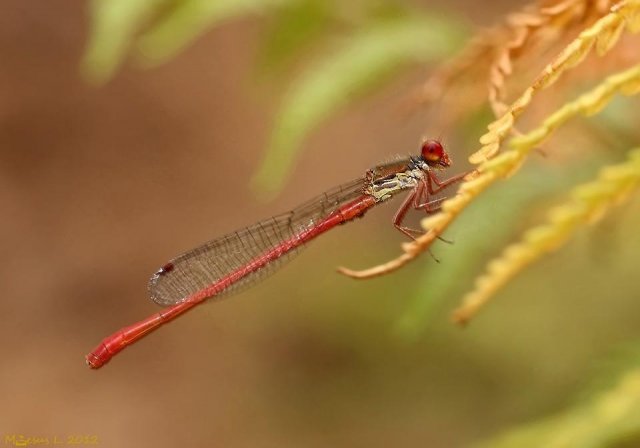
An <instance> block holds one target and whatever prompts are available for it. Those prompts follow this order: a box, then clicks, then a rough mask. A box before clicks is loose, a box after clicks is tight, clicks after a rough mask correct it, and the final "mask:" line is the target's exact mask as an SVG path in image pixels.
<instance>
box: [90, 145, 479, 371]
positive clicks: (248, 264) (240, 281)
mask: <svg viewBox="0 0 640 448" xmlns="http://www.w3.org/2000/svg"><path fill="white" fill-rule="evenodd" d="M450 165H451V161H450V159H449V156H448V154H447V152H446V151H445V149H444V148H443V146H442V145H441V144H440V142H438V141H436V140H426V141H425V142H424V143H423V144H422V146H421V151H420V155H418V156H412V157H408V158H405V159H401V160H397V161H394V162H391V163H387V164H384V165H379V166H376V167H374V168H372V169H370V170H369V171H367V173H366V174H365V176H364V177H362V178H360V179H358V180H355V181H353V182H350V183H347V184H344V185H341V186H339V187H337V188H334V189H333V190H330V191H328V192H326V193H324V194H322V195H320V196H318V197H316V198H315V199H313V200H311V201H309V202H307V203H305V204H303V205H301V206H299V207H298V208H296V209H294V210H292V211H290V212H287V213H284V214H282V215H278V216H275V217H273V218H271V219H268V220H265V221H262V222H259V223H258V224H255V225H253V226H250V227H247V228H245V229H243V230H239V231H237V232H234V233H230V234H228V235H226V236H223V237H221V238H218V239H215V240H212V241H210V242H208V243H205V244H203V245H201V246H199V247H197V248H195V249H193V250H190V251H188V252H186V253H184V254H182V255H180V256H178V257H176V258H174V259H173V260H171V261H169V262H168V263H166V264H165V265H164V266H163V267H162V268H160V269H159V270H158V271H157V272H156V273H155V274H153V276H152V277H151V280H150V281H149V292H150V294H151V298H152V300H153V301H154V302H156V303H157V304H158V305H162V306H166V307H167V308H166V309H165V310H164V311H161V312H159V313H156V314H153V315H152V316H150V317H148V318H147V319H144V320H142V321H140V322H138V323H135V324H133V325H130V326H128V327H125V328H122V329H121V330H119V331H117V332H115V333H114V334H112V335H111V336H109V337H107V338H105V339H104V340H103V341H102V342H101V343H100V345H98V347H96V349H95V350H93V351H92V352H91V353H89V354H88V355H87V356H86V361H87V364H88V365H89V366H90V367H92V368H94V369H97V368H99V367H101V366H102V365H104V364H105V363H106V362H108V361H109V360H110V359H111V358H112V357H113V356H114V355H115V354H116V353H118V352H120V351H121V350H122V349H124V348H125V347H127V346H129V345H131V344H133V343H134V342H136V341H137V340H139V339H140V338H142V337H143V336H145V335H146V334H148V333H149V332H151V331H152V330H155V329H156V328H158V327H160V326H161V325H163V324H165V323H167V322H169V321H171V320H172V319H174V318H176V317H178V316H179V315H181V314H182V313H184V312H185V311H187V310H190V309H192V308H193V307H195V306H196V305H199V304H201V303H204V302H205V301H206V300H207V299H209V298H212V297H215V298H219V297H221V296H223V295H226V294H228V293H231V292H234V291H237V290H238V289H239V288H240V287H241V286H247V285H249V284H254V283H257V281H259V280H260V279H262V278H264V277H265V276H267V275H268V274H270V273H272V272H274V271H275V270H276V268H277V267H278V266H280V265H281V264H282V263H283V261H285V260H286V259H288V258H290V257H291V256H292V255H293V254H295V253H296V252H297V251H298V249H300V248H301V247H302V246H304V245H305V244H306V243H308V242H309V241H311V240H312V239H314V238H315V237H317V236H318V235H320V234H322V233H325V232H326V231H328V230H330V229H333V228H334V227H336V226H337V225H339V224H344V223H346V222H349V221H351V220H353V219H355V218H359V217H361V216H363V215H364V214H365V212H367V211H368V210H369V209H370V208H372V207H373V206H375V205H377V204H380V203H382V202H385V201H387V200H389V199H391V198H392V197H393V196H395V195H397V194H398V193H400V192H402V191H405V190H407V191H410V192H409V194H408V195H407V197H406V199H405V200H404V202H403V203H402V205H401V206H400V208H399V209H398V211H397V212H396V214H395V216H394V220H393V223H394V225H395V227H396V228H397V229H398V230H400V231H401V232H402V233H404V234H405V235H407V236H409V237H411V238H413V233H417V232H419V231H417V230H413V229H410V228H408V227H405V226H404V225H403V220H404V218H405V216H406V214H407V212H408V211H409V210H410V209H411V208H414V209H418V210H424V211H426V212H427V213H433V212H435V211H437V210H438V209H439V207H440V203H441V202H442V200H443V199H442V198H440V199H432V197H433V195H434V194H437V193H438V192H440V191H441V190H443V189H444V188H446V187H447V186H449V185H451V184H453V183H456V182H459V181H461V180H462V179H463V178H464V176H465V175H466V174H467V173H462V174H459V175H457V176H454V177H452V178H450V179H447V180H444V181H440V180H439V179H438V178H437V177H436V175H435V170H436V169H444V168H447V167H448V166H450Z"/></svg>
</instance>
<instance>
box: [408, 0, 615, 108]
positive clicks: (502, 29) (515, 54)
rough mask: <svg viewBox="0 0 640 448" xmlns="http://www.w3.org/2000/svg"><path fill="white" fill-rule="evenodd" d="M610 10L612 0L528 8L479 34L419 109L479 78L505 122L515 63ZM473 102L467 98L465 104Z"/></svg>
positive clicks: (442, 72) (432, 83) (446, 67)
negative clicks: (536, 42) (540, 42)
mask: <svg viewBox="0 0 640 448" xmlns="http://www.w3.org/2000/svg"><path fill="white" fill-rule="evenodd" d="M610 4H611V1H609V0H600V1H585V0H565V1H560V2H551V3H550V2H547V3H545V4H543V3H542V2H537V3H535V4H529V5H526V6H525V7H524V8H522V9H521V10H520V11H517V12H513V13H510V14H508V15H507V16H506V18H505V20H504V21H503V23H501V24H499V25H497V26H494V27H492V28H489V29H487V30H485V31H481V32H480V33H478V34H477V35H476V36H475V37H474V38H473V39H471V41H470V42H469V43H468V44H467V46H466V47H465V48H464V49H463V50H462V51H461V52H460V54H459V55H457V56H456V57H454V58H452V59H451V60H450V61H449V62H448V63H446V64H443V65H442V66H440V68H438V69H437V70H436V71H435V72H434V73H433V74H432V75H431V76H430V77H429V79H428V80H427V81H426V82H425V83H424V84H423V85H422V87H421V88H420V90H419V92H418V93H417V94H416V95H415V97H414V101H415V102H416V103H418V104H426V103H430V102H433V101H435V100H436V99H438V98H440V97H441V96H442V92H443V91H445V90H446V89H447V88H449V87H450V86H451V85H452V84H453V83H454V82H455V81H456V80H458V79H459V78H466V79H467V80H469V81H470V82H472V83H473V84H475V85H477V84H478V77H480V78H482V77H486V78H487V83H488V94H487V97H488V100H489V104H490V106H491V107H492V109H493V111H494V113H495V114H496V116H501V115H502V114H504V113H505V112H506V110H507V108H508V106H507V104H505V103H504V97H505V91H506V81H507V79H508V78H509V77H510V76H511V75H512V73H513V63H514V61H515V60H516V59H517V58H519V57H520V56H521V55H527V56H528V57H530V54H529V53H530V52H528V51H526V50H527V47H530V46H531V45H532V44H533V41H534V40H535V38H539V39H540V40H547V41H552V40H557V39H558V35H559V34H568V33H570V32H571V30H572V29H573V27H575V25H584V24H587V23H589V22H590V21H592V20H593V18H594V17H595V18H597V17H600V16H602V15H603V14H604V13H605V12H606V11H607V9H609V7H610ZM466 90H471V89H466ZM467 98H468V95H467V94H465V103H466V102H467V101H466V99H467Z"/></svg>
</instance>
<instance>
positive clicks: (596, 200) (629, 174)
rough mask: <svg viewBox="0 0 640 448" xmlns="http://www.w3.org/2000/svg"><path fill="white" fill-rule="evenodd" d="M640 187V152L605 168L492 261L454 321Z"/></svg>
mask: <svg viewBox="0 0 640 448" xmlns="http://www.w3.org/2000/svg"><path fill="white" fill-rule="evenodd" d="M639 183H640V148H638V149H635V150H633V151H631V152H630V154H629V159H628V160H627V161H626V162H624V163H621V164H619V165H614V166H610V167H606V168H603V169H602V170H601V172H600V175H599V176H598V179H597V180H595V181H593V182H589V183H587V184H584V185H581V186H579V187H576V188H575V189H574V190H573V192H572V194H571V199H570V200H569V201H568V202H567V203H565V204H564V205H562V206H559V207H557V208H555V209H553V210H552V211H551V212H550V213H549V221H548V223H547V224H545V225H542V226H539V227H535V228H533V229H531V230H529V231H527V232H526V233H525V234H524V236H523V238H522V241H521V242H519V243H516V244H513V245H511V246H509V247H507V248H506V249H505V250H504V252H503V253H502V255H501V256H500V257H499V258H497V259H495V260H493V261H491V262H490V263H489V264H488V266H487V272H486V273H485V274H484V275H483V276H481V277H479V278H478V279H477V281H476V287H475V289H474V290H473V291H472V292H470V293H469V294H467V295H466V296H465V297H464V299H463V303H462V306H461V307H460V308H458V309H457V310H456V311H455V313H454V320H455V321H457V322H459V323H465V322H467V321H468V320H469V319H471V318H472V317H473V316H474V315H475V314H476V313H477V312H478V310H479V309H480V308H481V307H482V306H484V305H485V304H486V303H487V302H488V301H489V299H490V298H491V297H492V296H493V295H494V294H495V292H496V291H497V290H498V289H500V288H501V287H502V286H503V285H504V284H506V283H507V282H508V281H509V280H510V279H511V278H513V277H514V276H515V275H516V274H518V273H519V272H520V271H522V270H523V269H524V268H525V267H526V266H528V265H530V264H531V263H533V262H534V261H536V260H537V259H539V258H540V257H542V256H543V255H544V254H546V253H547V252H550V251H553V250H556V249H557V248H558V247H560V246H561V245H563V244H564V243H565V242H566V241H567V240H568V239H569V238H570V237H571V235H572V234H573V233H575V231H576V230H578V229H579V228H580V227H582V226H583V225H585V224H591V223H593V222H595V221H597V220H598V219H600V218H601V217H602V216H603V215H604V214H605V213H606V211H607V210H608V209H609V207H611V206H613V205H615V204H619V203H620V202H621V201H623V200H625V199H626V198H627V197H628V195H629V194H630V193H631V191H632V190H633V189H635V188H637V187H638V184H639Z"/></svg>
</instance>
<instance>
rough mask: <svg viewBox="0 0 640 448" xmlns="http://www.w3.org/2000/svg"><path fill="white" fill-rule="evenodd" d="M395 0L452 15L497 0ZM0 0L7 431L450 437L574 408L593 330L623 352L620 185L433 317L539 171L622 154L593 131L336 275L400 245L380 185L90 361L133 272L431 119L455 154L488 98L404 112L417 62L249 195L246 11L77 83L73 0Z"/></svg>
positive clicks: (361, 166) (436, 442) (592, 362)
mask: <svg viewBox="0 0 640 448" xmlns="http://www.w3.org/2000/svg"><path fill="white" fill-rule="evenodd" d="M414 5H415V7H418V8H422V9H424V10H426V11H428V10H431V9H432V10H433V11H444V12H443V14H445V13H446V15H447V16H448V17H456V18H457V19H458V20H460V21H461V23H465V24H466V26H467V27H468V28H469V29H473V28H475V27H479V26H481V25H483V24H488V23H492V22H493V21H495V20H496V18H497V17H499V16H500V15H501V14H503V13H504V12H506V11H507V10H508V9H513V8H514V7H515V5H514V3H513V2H491V3H490V4H486V5H483V7H482V8H478V7H477V4H476V3H474V2H469V1H465V0H456V1H453V2H414ZM0 7H1V8H0V10H1V13H0V213H1V218H0V248H1V252H2V260H3V263H2V265H3V269H0V286H1V288H0V290H1V297H2V298H1V299H0V303H1V304H2V306H1V309H2V319H1V322H2V324H1V325H0V336H1V337H2V343H0V356H1V359H2V367H0V397H1V401H2V405H1V406H0V436H1V437H2V439H0V445H1V444H5V445H7V446H9V445H11V442H10V439H7V437H11V435H24V436H25V437H49V438H53V437H58V438H59V439H61V440H63V441H65V442H68V439H67V438H68V437H75V436H89V437H94V438H97V441H98V444H99V446H105V447H128V446H156V447H170V446H225V447H258V446H259V447H286V446H304V447H321V446H328V445H330V446H369V447H378V446H379V447H383V446H390V445H392V444H393V445H395V446H433V447H453V446H467V445H469V444H472V443H475V442H478V441H481V440H484V439H487V438H491V437H493V436H495V435H496V434H499V433H501V432H502V431H504V430H506V429H508V428H510V427H513V426H515V425H519V424H523V423H526V422H529V421H535V420H537V419H540V418H543V417H545V416H547V415H551V414H553V413H556V412H560V411H561V410H563V409H565V408H567V407H569V406H571V405H572V403H574V402H575V400H577V399H578V398H576V397H577V396H578V395H580V391H581V390H585V387H586V389H587V390H588V389H589V387H590V386H589V384H590V383H591V382H592V379H593V378H594V377H596V378H600V376H598V375H599V374H597V373H596V374H592V372H599V371H601V370H602V369H603V367H602V366H603V365H606V366H610V364H611V363H609V362H608V361H606V360H609V359H611V356H612V355H611V353H612V352H616V351H617V350H618V348H619V347H620V346H624V347H626V349H625V350H626V351H625V353H628V352H629V350H631V352H632V351H633V350H632V349H629V347H632V348H633V342H634V341H635V340H637V338H638V337H639V336H640V331H639V330H638V328H639V324H640V315H639V311H640V305H639V304H638V299H639V298H640V297H639V291H640V289H639V288H638V278H637V273H638V262H639V261H640V258H639V256H638V252H639V251H638V249H639V248H640V244H639V243H638V240H639V238H638V236H637V228H638V225H639V224H640V218H639V214H638V211H639V208H640V204H639V203H638V201H637V199H636V200H635V201H632V202H631V203H630V205H628V206H627V207H625V208H624V209H621V210H617V211H615V212H614V213H613V214H612V215H611V216H609V217H608V218H607V219H606V220H605V221H603V222H602V223H600V225H599V226H598V227H597V228H594V229H590V231H584V232H581V233H580V234H579V235H578V237H577V238H576V239H574V240H573V241H572V242H571V244H569V245H568V246H567V247H566V248H565V249H564V250H562V251H560V252H558V253H556V254H554V255H552V256H549V257H547V258H546V259H545V260H543V261H542V262H541V263H539V264H538V265H536V266H534V267H533V268H532V269H530V270H528V271H526V272H524V273H523V275H521V276H520V277H519V278H518V279H517V280H516V281H514V282H513V283H512V284H510V285H509V286H508V287H507V288H506V289H505V290H504V291H503V292H501V293H500V294H499V296H498V297H497V298H496V303H494V304H492V306H491V307H489V308H488V309H487V310H486V311H485V312H484V313H483V314H482V315H481V316H480V317H479V318H478V319H477V320H476V321H474V322H473V323H472V324H471V325H470V326H469V327H468V328H465V329H460V328H457V327H455V326H454V325H452V324H451V323H450V318H449V313H450V310H451V309H452V308H453V307H455V306H456V304H457V303H458V299H459V298H460V297H461V294H462V293H463V292H465V291H466V290H468V289H469V288H470V287H471V285H472V279H473V277H474V275H475V274H477V273H479V272H481V270H482V268H483V262H486V261H487V260H488V259H489V257H490V256H491V255H495V254H496V253H497V251H498V250H499V248H500V247H501V246H502V245H503V244H505V243H506V242H508V241H511V240H514V239H515V238H516V237H517V236H518V235H519V233H520V231H521V230H523V229H525V228H526V227H527V226H529V225H531V224H533V223H535V222H539V221H540V219H541V217H542V216H544V215H543V212H544V210H545V209H546V207H548V206H549V205H550V204H553V203H554V202H557V201H558V197H554V195H553V192H554V191H556V190H557V189H559V188H561V187H564V188H566V187H569V186H571V185H574V184H576V183H578V182H579V181H582V180H587V179H590V178H592V177H593V176H594V173H595V172H596V171H597V168H598V166H600V165H601V164H602V163H603V161H608V160H618V159H620V158H621V156H620V153H617V154H616V153H615V151H608V152H607V151H605V150H598V149H597V146H596V149H595V150H593V151H591V152H589V154H588V156H585V157H584V158H582V159H581V160H580V162H579V163H577V164H576V165H573V166H572V167H571V170H569V169H567V166H568V165H570V164H571V163H572V161H571V157H570V154H571V153H569V155H567V154H565V155H564V156H554V155H552V154H550V153H549V154H547V155H546V156H545V157H543V156H539V157H538V156H533V157H532V160H531V162H530V166H528V167H527V169H526V170H523V172H522V173H520V174H519V175H518V179H516V180H514V181H513V182H511V183H510V184H509V187H508V188H503V189H501V188H499V187H496V188H495V189H494V190H492V191H491V192H490V193H489V194H487V195H486V197H485V198H482V199H481V200H479V201H478V202H477V204H475V205H474V207H472V208H471V209H470V210H469V211H468V214H466V215H465V216H463V217H461V219H460V221H459V223H457V224H456V226H455V227H454V228H453V229H452V230H451V231H450V232H449V233H448V234H447V235H446V236H447V238H450V239H453V240H454V244H453V245H447V244H443V243H438V244H436V245H435V246H434V248H433V251H434V254H435V255H436V256H437V257H438V258H439V259H441V263H440V264H437V263H435V262H434V260H433V259H432V258H431V257H429V255H427V254H425V255H424V256H422V257H421V258H419V259H418V260H417V261H416V262H414V263H412V264H411V265H409V266H408V267H406V268H405V269H403V270H401V271H399V272H397V273H394V274H393V275H391V276H387V277H384V278H379V279H374V280H370V281H366V282H357V281H353V280H350V279H348V278H345V277H342V276H340V275H339V274H337V273H336V272H335V267H336V266H338V265H344V266H349V267H356V268H357V267H367V266H370V265H372V264H376V263H378V262H382V261H385V260H386V259H388V258H391V257H393V256H395V255H396V254H397V253H398V251H399V242H401V241H403V238H402V236H401V235H400V234H399V233H398V232H396V231H395V230H394V229H393V228H392V226H391V217H392V215H393V212H394V211H395V206H397V205H398V203H397V202H396V203H395V205H394V204H388V205H385V206H383V207H380V208H379V209H376V210H374V211H372V212H370V213H369V214H368V215H367V219H364V220H359V221H358V222H355V223H352V224H350V225H348V226H345V227H341V228H340V229H338V230H336V231H334V232H330V234H328V235H326V236H324V237H322V238H321V239H319V240H318V241H317V242H314V243H313V244H312V245H311V246H310V247H309V248H307V249H306V250H305V251H304V252H303V253H302V254H301V255H300V256H299V257H297V258H296V259H295V260H294V261H292V262H291V263H289V264H288V265H287V266H286V267H285V268H284V269H283V270H282V272H279V273H278V275H275V276H273V277H271V278H269V279H268V280H267V281H265V282H264V283H262V284H260V286H259V287H256V288H253V289H251V290H248V291H246V292H243V293H241V294H239V295H237V296H234V297H233V299H230V300H224V301H220V302H216V303H215V304H212V305H208V306H204V307H202V308H201V309H198V310H194V311H193V312H191V313H189V314H187V315H185V316H183V317H182V318H180V319H178V320H177V321H175V322H173V323H171V324H170V325H167V326H166V327H164V328H162V329H161V330H159V331H157V332H156V333H154V334H153V335H151V336H149V337H148V338H146V339H145V340H144V341H142V342H140V343H138V344H136V345H135V346H133V347H130V348H129V349H127V350H125V351H124V352H123V353H122V354H121V355H119V356H118V357H117V358H115V359H114V360H113V361H112V362H111V363H109V364H108V365H106V366H105V367H104V368H103V369H101V370H99V371H91V370H89V369H88V368H87V367H86V366H85V364H84V359H83V357H84V355H85V354H86V353H87V352H88V351H89V350H90V349H92V348H93V347H95V346H96V345H97V343H98V342H99V341H100V340H101V339H102V338H103V337H105V336H106V335H108V334H110V333H111V332H112V331H114V330H116V329H118V328H120V327H122V326H124V325H127V324H130V323H132V322H134V321H137V320H139V319H140V318H142V317H145V316H146V315H148V314H151V313H153V312H155V311H157V308H156V306H155V305H154V304H153V303H152V302H151V301H149V300H148V299H147V291H146V282H147V279H148V277H149V275H150V274H151V273H153V272H154V271H155V270H157V269H158V267H159V266H161V265H162V264H163V263H164V262H165V261H166V260H168V259H169V258H171V257H173V256H175V255H176V254H178V253H180V252H181V251H183V250H186V249H188V248H190V247H192V246H194V245H196V244H199V243H200V242H203V241H206V240H208V239H210V238H213V237H215V236H218V235H222V234H224V233H226V232H228V231H231V230H234V229H236V228H239V227H243V226H245V225H248V224H251V223H253V222H254V221H256V220H259V219H262V218H264V217H268V216H270V215H272V214H277V213H279V212H282V211H284V210H287V209H288V208H291V207H292V206H295V205H297V204H298V203H299V202H302V201H304V200H306V199H308V198H309V197H312V196H314V195H315V194H317V193H319V192H321V191H323V190H325V189H327V188H330V187H332V186H334V185H337V184H340V183H342V182H344V181H346V180H349V179H351V178H354V177H357V176H359V175H360V174H361V173H362V172H363V171H364V170H366V169H367V168H368V167H370V166H371V165H374V164H376V163H379V162H381V161H385V160H389V159H390V158H392V157H393V156H395V155H397V154H409V153H412V152H414V151H415V148H416V147H417V144H418V142H419V140H420V138H421V137H422V136H423V135H431V136H434V135H435V136H441V137H442V138H443V140H444V141H445V142H446V143H447V144H448V147H449V148H450V152H451V155H452V157H453V159H454V162H456V163H455V165H454V168H452V169H453V170H454V171H458V170H462V169H464V168H465V167H466V166H467V165H466V162H465V160H466V157H467V156H468V155H469V154H470V153H471V152H472V151H473V150H475V149H476V144H475V143H474V142H475V141H476V139H477V137H478V136H479V135H480V133H481V129H482V126H483V125H484V124H486V121H487V119H488V117H489V115H488V114H487V113H486V112H485V113H484V115H483V114H482V113H480V114H479V117H480V118H478V117H476V119H475V120H468V122H465V123H461V124H460V126H458V127H456V128H455V129H452V128H451V127H447V128H445V129H442V128H440V129H439V128H438V126H434V125H433V124H432V122H431V121H430V117H432V115H431V116H430V115H429V114H427V113H423V114H417V115H413V116H411V118H407V117H406V116H405V115H403V114H401V113H398V109H399V108H398V105H399V104H400V103H401V101H400V100H401V99H402V98H405V96H406V94H407V93H408V92H410V91H411V89H412V88H414V87H416V86H417V85H419V83H420V82H421V81H422V80H423V79H424V78H425V76H426V74H427V72H428V70H429V67H431V65H429V64H425V65H424V66H419V65H414V66H413V67H414V68H412V69H408V70H405V71H403V72H401V73H400V74H399V75H398V76H396V77H395V78H394V80H393V82H392V83H390V84H387V85H386V86H385V87H384V88H379V89H378V90H377V91H375V92H373V93H372V94H370V95H369V96H367V97H366V98H365V99H363V100H361V101H359V102H357V103H354V104H352V105H350V106H349V107H347V108H346V109H345V110H343V111H340V112H339V113H336V114H334V115H333V116H331V117H330V118H329V119H328V120H327V122H326V123H325V124H324V125H323V126H322V127H321V128H319V129H317V130H316V131H314V132H313V133H312V134H311V135H310V136H309V138H308V139H306V140H305V142H304V149H303V150H302V151H300V152H299V154H298V158H297V160H296V162H295V164H294V167H293V169H292V170H291V172H290V174H289V175H288V177H286V179H284V180H282V182H283V189H282V191H281V193H279V194H277V195H272V196H273V197H272V199H271V200H270V201H265V200H264V198H262V197H261V195H260V194H257V193H256V191H255V188H253V189H252V187H251V182H250V181H251V179H252V177H253V176H254V174H255V173H256V172H257V171H258V170H259V168H260V163H261V160H262V159H263V157H264V151H265V147H266V146H267V142H268V140H269V135H270V131H271V127H272V125H273V117H274V115H275V114H276V112H277V110H278V105H279V104H280V101H281V97H282V93H283V91H284V90H285V89H286V82H278V80H277V79H276V80H274V79H270V80H265V79H264V78H262V77H261V76H260V75H259V74H256V64H257V62H256V61H257V60H259V58H257V57H256V54H258V52H259V49H260V40H261V36H263V32H264V29H265V26H267V25H265V20H264V19H263V18H261V17H243V18H239V19H237V20H232V21H229V22H228V23H224V24H222V25H220V26H218V27H216V28H215V29H213V30H212V31H210V32H208V33H206V34H204V35H203V36H202V37H200V38H199V39H198V40H197V41H196V42H195V43H194V44H193V45H190V46H189V47H188V48H187V49H185V50H184V51H182V52H180V53H179V54H178V55H177V56H176V57H174V58H172V59H171V60H170V61H169V62H168V63H166V64H163V65H160V66H158V67H154V68H152V69H148V70H142V69H140V68H139V67H136V64H135V62H129V63H127V64H125V66H124V68H122V69H121V70H120V71H118V72H117V73H116V74H115V75H114V76H113V78H111V79H110V80H109V81H108V82H106V83H103V84H101V85H96V84H95V83H92V82H90V81H89V80H87V78H86V76H85V77H83V76H82V70H81V68H80V64H81V60H82V58H83V54H84V52H85V50H86V47H87V41H88V38H89V33H90V23H91V20H90V7H89V4H88V3H85V2H80V1H74V2H70V1H62V0H49V1H47V2H25V1H23V0H1V1H0ZM436 14H437V13H436ZM620 107H621V110H624V105H622V106H620ZM482 118H484V119H485V120H484V121H482ZM478 123H479V124H478ZM605 125H606V123H605V124H602V125H601V126H605ZM441 134H443V135H441ZM571 135H572V134H569V136H571ZM635 135H636V136H637V133H636V134H635ZM574 137H575V138H576V140H575V141H576V142H580V141H581V140H580V138H581V137H582V138H584V134H583V133H581V134H580V135H578V133H577V132H576V134H575V135H574ZM603 141H604V143H610V141H606V139H605V140H603ZM603 141H601V142H600V143H602V144H604V143H603ZM621 149H626V148H622V147H621ZM569 172H570V173H571V174H568V173H569ZM278 181H280V179H278ZM258 193H259V192H258ZM614 358H615V359H618V358H617V357H616V356H615V355H614ZM623 359H624V360H625V362H627V361H628V360H629V359H632V360H633V359H636V357H635V355H633V356H627V357H626V358H625V357H623ZM614 364H615V363H614ZM607 369H609V367H607V368H604V370H605V371H607V372H610V370H607ZM614 370H615V369H614ZM607 375H609V376H607ZM604 377H605V378H608V377H613V374H606V375H604ZM92 440H95V439H92ZM629 446H635V445H632V444H631V445H629Z"/></svg>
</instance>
